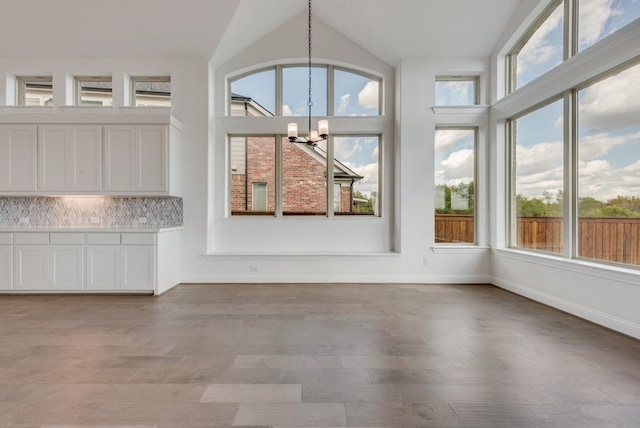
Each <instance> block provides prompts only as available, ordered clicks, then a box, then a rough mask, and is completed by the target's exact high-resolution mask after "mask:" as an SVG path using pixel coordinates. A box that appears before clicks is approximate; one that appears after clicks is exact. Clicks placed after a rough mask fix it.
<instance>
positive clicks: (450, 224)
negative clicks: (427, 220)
mask: <svg viewBox="0 0 640 428" xmlns="http://www.w3.org/2000/svg"><path fill="white" fill-rule="evenodd" d="M476 135H477V132H476V129H441V128H438V129H436V132H435V180H434V181H435V201H434V205H435V241H436V243H471V244H472V243H475V239H476V238H475V199H476V195H475V182H476V139H477V137H476Z"/></svg>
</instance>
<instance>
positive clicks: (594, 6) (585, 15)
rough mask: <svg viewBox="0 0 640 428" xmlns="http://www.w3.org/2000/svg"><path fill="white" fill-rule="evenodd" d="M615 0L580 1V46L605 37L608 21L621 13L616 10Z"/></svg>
mask: <svg viewBox="0 0 640 428" xmlns="http://www.w3.org/2000/svg"><path fill="white" fill-rule="evenodd" d="M612 3H613V0H590V1H586V2H581V3H580V10H579V13H580V16H579V21H578V22H579V23H580V34H579V36H580V41H579V42H580V46H590V45H592V44H593V43H595V42H596V41H598V40H600V39H601V38H602V37H603V34H602V33H603V31H604V28H605V25H606V24H607V21H608V20H609V18H611V17H612V16H614V15H616V14H618V13H620V12H619V11H616V10H614V8H613V6H612Z"/></svg>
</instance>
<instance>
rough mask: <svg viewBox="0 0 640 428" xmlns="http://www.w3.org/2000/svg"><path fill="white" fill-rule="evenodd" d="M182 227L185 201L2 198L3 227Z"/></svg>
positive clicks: (110, 198) (134, 198)
mask: <svg viewBox="0 0 640 428" xmlns="http://www.w3.org/2000/svg"><path fill="white" fill-rule="evenodd" d="M145 220H146V221H145ZM179 226H182V198H175V197H170V198H156V197H153V198H141V197H41V196H37V197H0V227H135V228H145V227H149V228H163V227H179Z"/></svg>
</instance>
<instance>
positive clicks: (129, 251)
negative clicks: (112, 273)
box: [122, 245, 155, 291]
mask: <svg viewBox="0 0 640 428" xmlns="http://www.w3.org/2000/svg"><path fill="white" fill-rule="evenodd" d="M154 254H155V247H154V246H152V245H123V246H122V273H123V275H122V276H123V282H122V288H123V289H124V290H138V291H144V290H153V289H154V284H155V276H154V272H155V256H154Z"/></svg>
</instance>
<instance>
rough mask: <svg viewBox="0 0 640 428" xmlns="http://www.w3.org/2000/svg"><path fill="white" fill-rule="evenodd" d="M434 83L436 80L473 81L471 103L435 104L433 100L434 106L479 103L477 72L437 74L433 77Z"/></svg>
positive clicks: (474, 104) (466, 105)
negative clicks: (468, 73) (469, 73)
mask: <svg viewBox="0 0 640 428" xmlns="http://www.w3.org/2000/svg"><path fill="white" fill-rule="evenodd" d="M435 82H436V83H435V84H437V82H473V104H437V98H436V100H434V101H436V102H434V104H435V106H436V107H469V106H478V105H480V76H478V75H477V74H474V75H438V76H436V79H435Z"/></svg>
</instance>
